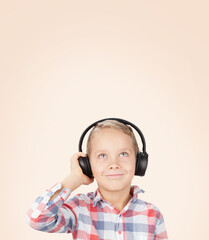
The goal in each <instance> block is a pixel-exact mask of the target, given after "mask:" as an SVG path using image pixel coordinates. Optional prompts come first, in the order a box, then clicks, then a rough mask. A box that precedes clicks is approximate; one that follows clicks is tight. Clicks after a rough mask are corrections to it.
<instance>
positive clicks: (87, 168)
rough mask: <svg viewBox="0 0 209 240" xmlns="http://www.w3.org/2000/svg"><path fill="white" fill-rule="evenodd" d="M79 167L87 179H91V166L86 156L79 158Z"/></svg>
mask: <svg viewBox="0 0 209 240" xmlns="http://www.w3.org/2000/svg"><path fill="white" fill-rule="evenodd" d="M78 162H79V165H80V167H81V169H82V171H83V173H84V174H85V175H86V176H88V177H89V178H92V177H93V174H92V171H91V165H90V161H89V157H88V155H86V157H79V158H78Z"/></svg>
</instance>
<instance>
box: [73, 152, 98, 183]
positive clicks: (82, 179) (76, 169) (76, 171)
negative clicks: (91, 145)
mask: <svg viewBox="0 0 209 240" xmlns="http://www.w3.org/2000/svg"><path fill="white" fill-rule="evenodd" d="M85 156H86V154H84V153H82V152H76V153H75V154H73V155H72V157H71V158H70V162H71V175H73V176H74V177H75V178H76V179H77V180H78V182H79V183H80V185H82V184H84V185H89V184H91V183H93V182H94V178H89V177H88V176H86V175H85V174H84V173H83V171H82V169H81V167H80V165H79V162H78V158H79V157H85Z"/></svg>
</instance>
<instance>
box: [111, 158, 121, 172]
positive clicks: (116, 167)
mask: <svg viewBox="0 0 209 240" xmlns="http://www.w3.org/2000/svg"><path fill="white" fill-rule="evenodd" d="M119 168H120V166H119V165H118V163H117V160H116V159H115V158H112V159H111V161H110V164H109V166H108V169H119Z"/></svg>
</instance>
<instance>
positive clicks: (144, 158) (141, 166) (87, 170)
mask: <svg viewBox="0 0 209 240" xmlns="http://www.w3.org/2000/svg"><path fill="white" fill-rule="evenodd" d="M104 120H116V121H119V122H121V123H124V124H128V125H130V126H132V127H133V128H134V129H135V130H136V131H137V132H138V133H139V135H140V137H141V140H142V144H143V147H142V151H143V152H138V153H137V156H136V169H135V175H137V176H144V174H145V171H146V169H147V164H148V154H147V153H146V142H145V139H144V136H143V134H142V132H141V131H140V129H139V128H138V127H137V126H136V125H134V124H133V123H131V122H128V121H126V120H124V119H120V118H104V119H101V120H99V121H96V122H95V123H93V124H91V125H90V126H89V127H87V128H86V130H85V131H84V132H83V133H82V135H81V137H80V141H79V145H78V151H79V152H82V147H81V145H82V142H83V139H84V136H85V135H86V133H87V132H88V130H89V129H90V128H92V127H93V126H95V125H96V124H97V123H98V122H102V121H104ZM78 161H79V165H80V167H81V169H82V171H83V173H84V174H85V175H87V176H88V177H90V178H92V177H93V174H92V170H91V165H90V161H89V157H88V155H86V157H79V158H78Z"/></svg>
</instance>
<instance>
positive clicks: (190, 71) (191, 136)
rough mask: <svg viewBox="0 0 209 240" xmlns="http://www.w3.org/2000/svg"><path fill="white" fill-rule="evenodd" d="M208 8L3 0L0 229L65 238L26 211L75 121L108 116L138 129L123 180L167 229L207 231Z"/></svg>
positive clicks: (60, 168) (19, 235)
mask: <svg viewBox="0 0 209 240" xmlns="http://www.w3.org/2000/svg"><path fill="white" fill-rule="evenodd" d="M208 7H209V4H208V1H201V0H200V1H198V2H197V1H185V0H181V1H179V0H177V1H165V0H162V1H161V0H159V1H153V0H151V1H136V0H134V1H115V0H112V1H109V0H107V1H99V0H97V1H96V0H94V1H92V0H89V1H84V0H82V1H79V0H78V1H70V0H68V1H66V0H65V1H53V0H50V1H49V0H46V1H40V0H37V1H29V0H28V1H27V0H19V1H5V2H3V1H2V2H1V4H0V35H1V37H0V81H1V86H0V107H1V118H0V121H1V122H0V136H1V151H0V159H1V176H0V179H1V186H2V187H1V197H0V201H1V202H0V204H1V220H0V226H1V231H0V238H1V239H5V240H14V239H15V240H22V239H30V240H36V239H39V240H47V239H49V240H53V239H59V240H61V239H63V240H64V239H72V237H71V235H70V234H68V235H67V234H60V233H45V232H40V231H36V230H34V229H32V228H30V227H29V226H28V225H27V224H26V222H25V220H24V219H25V216H26V212H27V210H28V209H29V207H30V206H31V205H32V203H33V201H34V200H35V199H36V198H37V197H38V196H39V195H40V194H41V193H42V192H44V191H45V190H46V189H48V188H50V187H51V186H52V185H54V184H55V183H56V182H58V181H61V180H62V179H63V178H64V177H65V176H66V175H67V174H69V173H70V157H71V156H72V155H73V154H74V153H75V152H77V151H78V142H79V138H80V136H81V134H82V132H83V131H84V129H85V128H86V127H87V126H89V125H90V124H91V123H93V122H95V121H97V120H99V119H102V118H107V117H118V118H123V119H126V120H128V121H131V122H133V123H134V124H135V125H137V126H138V127H139V128H140V129H141V131H142V132H143V134H144V136H145V140H146V143H147V152H148V154H149V165H148V168H147V172H146V174H145V176H144V177H134V179H133V184H137V185H138V186H139V187H141V188H142V189H144V190H145V193H144V194H142V193H141V194H139V198H141V199H143V200H145V201H148V202H151V203H153V204H155V205H156V206H157V207H159V209H160V210H161V212H162V214H163V216H164V219H165V224H166V229H167V232H168V236H169V239H170V240H176V239H178V240H185V239H189V240H197V239H207V238H208V235H209V228H208V214H209V207H208V202H209V192H208V170H209V169H208V167H209V163H208V143H209V137H208V134H209V127H208V122H209V111H208V103H209V97H208V90H209V73H208V72H209V70H208V62H209V61H208V60H209V59H208V54H209V47H208V42H209V34H208V22H209V17H208ZM135 135H136V138H137V140H138V143H139V147H140V148H141V147H142V145H141V141H140V138H139V135H137V133H136V132H135ZM87 136H88V134H87V135H86V138H85V140H86V139H87ZM83 151H84V152H85V141H84V149H83ZM96 187H97V185H96V183H95V182H94V183H93V184H91V185H89V186H81V187H80V188H78V189H77V190H76V191H74V192H73V193H72V196H74V195H75V194H76V193H79V192H83V193H87V192H89V191H94V190H95V189H96Z"/></svg>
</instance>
